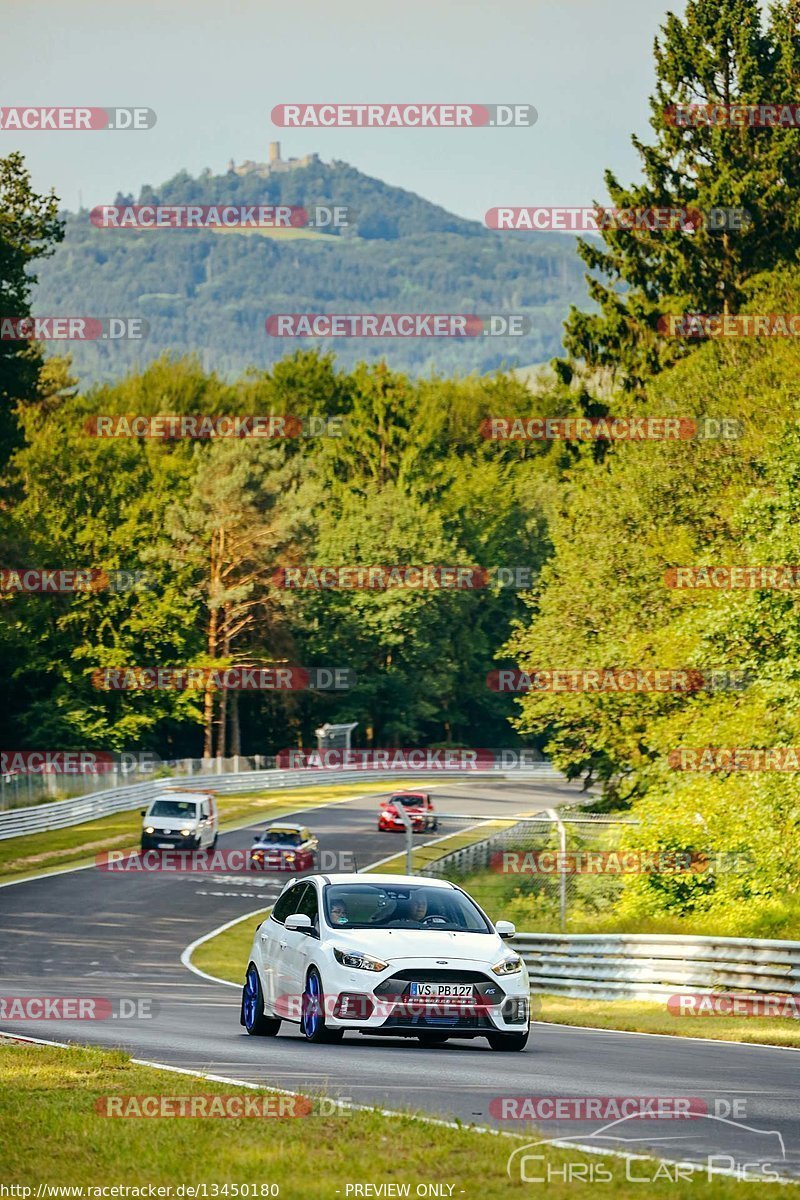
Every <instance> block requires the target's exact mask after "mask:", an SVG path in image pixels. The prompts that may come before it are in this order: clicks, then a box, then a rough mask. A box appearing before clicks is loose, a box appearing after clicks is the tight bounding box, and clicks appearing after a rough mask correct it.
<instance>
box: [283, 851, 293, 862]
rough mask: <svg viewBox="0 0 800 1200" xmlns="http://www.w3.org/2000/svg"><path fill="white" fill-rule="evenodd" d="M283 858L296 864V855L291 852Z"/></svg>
mask: <svg viewBox="0 0 800 1200" xmlns="http://www.w3.org/2000/svg"><path fill="white" fill-rule="evenodd" d="M283 857H284V858H285V859H286V861H287V862H294V860H295V857H296V855H295V854H294V853H293V852H291V851H287V852H286V853H285V854H284V856H283Z"/></svg>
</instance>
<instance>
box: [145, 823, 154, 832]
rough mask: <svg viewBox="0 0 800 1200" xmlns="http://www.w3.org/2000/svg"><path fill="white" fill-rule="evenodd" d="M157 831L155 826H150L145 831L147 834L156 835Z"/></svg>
mask: <svg viewBox="0 0 800 1200" xmlns="http://www.w3.org/2000/svg"><path fill="white" fill-rule="evenodd" d="M155 831H156V830H155V826H154V825H148V826H147V828H146V829H145V833H155Z"/></svg>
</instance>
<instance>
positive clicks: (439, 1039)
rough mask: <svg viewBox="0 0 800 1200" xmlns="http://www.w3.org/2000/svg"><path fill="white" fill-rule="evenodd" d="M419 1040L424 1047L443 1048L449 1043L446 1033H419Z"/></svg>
mask: <svg viewBox="0 0 800 1200" xmlns="http://www.w3.org/2000/svg"><path fill="white" fill-rule="evenodd" d="M417 1038H418V1040H419V1042H420V1044H421V1045H423V1046H441V1045H443V1044H444V1043H445V1042H446V1041H447V1034H446V1033H418V1034H417Z"/></svg>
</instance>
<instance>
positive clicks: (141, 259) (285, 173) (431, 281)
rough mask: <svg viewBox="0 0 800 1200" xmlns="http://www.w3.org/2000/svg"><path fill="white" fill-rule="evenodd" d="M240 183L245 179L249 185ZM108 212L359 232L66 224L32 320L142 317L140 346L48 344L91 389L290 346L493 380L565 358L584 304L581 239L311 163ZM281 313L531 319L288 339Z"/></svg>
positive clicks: (206, 178) (188, 184)
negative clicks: (255, 220)
mask: <svg viewBox="0 0 800 1200" xmlns="http://www.w3.org/2000/svg"><path fill="white" fill-rule="evenodd" d="M242 172H243V173H242ZM99 202H101V203H102V202H105V203H112V202H114V203H123V202H124V203H139V204H144V203H161V204H177V203H193V204H203V205H206V204H207V205H213V204H223V203H224V204H255V203H260V204H265V203H266V204H287V205H297V206H303V207H305V208H306V209H308V208H311V207H313V206H316V205H327V206H329V207H330V206H333V205H347V206H348V207H349V208H350V210H351V211H352V213H353V218H354V219H353V224H352V225H351V226H348V228H346V229H343V230H341V231H333V236H321V235H319V234H310V233H309V231H307V230H302V231H298V232H300V233H301V234H302V236H300V237H293V236H291V233H290V234H289V236H286V234H282V235H279V236H263V235H262V234H260V233H259V232H253V231H250V232H246V233H239V232H235V231H226V232H225V233H220V232H217V231H213V230H204V229H203V230H200V229H166V230H130V229H120V230H113V229H98V228H96V227H95V226H94V225H92V223H91V221H90V219H89V213H88V211H86V210H82V211H81V212H79V213H77V214H71V213H67V214H65V215H66V223H67V226H66V237H65V239H64V242H63V243H62V244H61V246H60V247H59V248H58V250H57V251H56V254H55V255H54V257H53V258H52V259H49V260H47V261H46V262H44V263H42V264H41V265H40V266H39V268H38V273H39V284H38V286H37V288H36V292H35V306H34V312H35V313H36V315H48V316H49V315H64V316H68V315H78V316H84V315H86V316H136V317H144V318H145V319H146V320H147V321H148V322H149V327H150V331H149V336H148V337H147V339H146V341H140V342H133V341H130V342H117V343H108V342H103V343H91V344H83V343H79V342H71V343H69V346H68V347H67V346H65V344H58V345H56V344H55V343H50V349H51V350H53V351H54V352H56V351H57V352H63V350H64V349H65V348H68V349H69V350H70V352H72V353H73V356H74V359H75V365H76V368H77V370H78V373H79V374H80V376H81V378H82V380H83V381H84V382H96V381H100V380H104V379H111V378H114V377H116V376H118V375H121V374H123V373H124V372H125V371H127V370H129V369H130V368H131V367H133V366H136V365H144V364H145V363H146V362H148V361H150V360H151V359H153V358H155V357H157V356H158V355H159V354H162V353H163V352H164V351H165V350H168V351H171V352H173V353H176V354H183V353H196V354H198V355H199V356H200V358H201V360H202V361H203V364H204V366H205V367H206V368H209V369H211V368H213V369H215V370H217V371H218V372H220V373H221V374H223V375H225V376H228V377H231V376H234V375H237V374H239V373H241V372H242V371H243V370H244V369H245V368H246V367H248V366H260V367H266V366H268V365H269V364H270V363H272V362H274V361H276V360H277V359H278V358H281V357H283V356H284V355H285V354H287V353H290V352H291V351H292V350H293V349H295V348H296V347H297V346H305V347H308V346H312V345H315V344H318V345H322V346H323V347H324V348H327V349H332V350H333V351H334V352H335V353H336V355H337V357H338V358H340V359H341V361H342V363H343V364H344V365H347V366H349V365H352V364H353V363H355V362H356V361H358V360H359V359H366V360H373V359H376V358H386V360H387V361H388V362H389V363H390V364H391V365H392V366H394V367H397V368H398V369H401V370H405V371H409V372H411V373H413V374H419V373H428V372H430V371H434V370H435V371H438V372H439V373H443V374H451V373H456V372H459V373H467V372H472V371H477V372H481V373H483V372H486V371H490V370H493V369H495V368H497V367H500V366H509V367H515V366H518V365H522V364H529V363H540V362H544V361H547V359H549V358H550V357H552V356H553V355H554V354H556V353H558V352H559V351H560V349H561V323H562V321H563V319H564V317H565V316H566V314H567V311H568V309H569V305H570V304H571V303H577V304H585V303H586V288H585V284H584V281H583V272H584V267H583V264H582V263H581V262H580V260H579V259H578V257H577V255H576V253H575V241H574V238H572V237H571V236H567V235H561V234H535V235H524V234H500V233H496V232H492V231H490V230H487V229H484V228H483V226H482V225H480V224H479V223H478V222H474V221H467V220H464V219H463V218H461V217H456V216H454V215H453V214H451V213H448V212H447V211H446V210H445V209H443V208H440V207H439V206H438V205H435V204H431V203H430V202H429V201H427V200H424V199H422V198H421V197H419V196H416V195H414V194H413V193H411V192H407V191H404V190H403V189H402V188H396V187H391V186H389V185H388V184H385V183H383V182H381V180H379V179H373V178H371V177H370V176H368V175H363V174H362V173H361V172H360V171H357V170H356V169H355V168H354V167H351V166H349V165H348V164H346V163H342V162H336V161H334V162H333V163H330V164H326V163H323V162H321V161H319V160H314V161H311V162H310V163H309V164H308V165H304V166H296V167H292V168H291V169H289V168H287V167H286V166H285V165H284V166H283V168H282V169H281V170H280V171H267V170H266V169H259V168H258V165H257V164H254V165H253V166H252V167H251V168H247V169H243V168H239V169H238V171H237V170H229V171H228V172H227V173H225V174H222V175H213V174H212V173H211V172H210V171H206V172H204V173H202V174H201V175H200V176H198V177H197V178H193V177H192V176H191V175H189V174H187V173H186V172H185V171H182V172H180V173H179V174H177V175H175V176H174V177H173V178H172V179H170V180H168V181H167V182H166V183H164V184H162V185H161V186H160V187H158V188H155V187H152V186H151V185H149V184H148V185H145V186H144V187H143V188H142V189H141V192H140V194H139V196H138V197H136V198H134V197H133V196H127V197H123V196H117V197H115V198H113V201H112V199H111V198H110V197H100V198H99ZM281 312H294V313H304V312H345V313H354V312H355V313H358V312H438V313H443V312H454V313H477V314H480V315H485V314H489V313H524V314H525V315H527V316H528V317H529V318H530V319H531V323H532V328H531V331H530V333H528V334H527V335H526V336H524V337H521V338H511V337H503V338H488V337H482V338H468V339H463V340H462V339H442V338H437V339H432V338H419V339H414V340H411V339H408V340H399V339H387V338H381V339H376V338H358V339H355V338H353V339H346V338H339V339H335V340H334V339H306V338H304V339H288V338H274V337H270V336H268V335H267V333H266V331H265V327H264V322H265V320H266V318H267V316H269V315H270V314H272V313H281Z"/></svg>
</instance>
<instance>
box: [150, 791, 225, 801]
mask: <svg viewBox="0 0 800 1200" xmlns="http://www.w3.org/2000/svg"><path fill="white" fill-rule="evenodd" d="M210 794H211V793H210V792H181V791H179V790H178V789H177V788H174V789H173V790H172V791H168V790H165V791H163V792H159V793H158V795H157V796H154V797H153V799H152V801H151V803H153V804H154V803H155V802H156V800H207V799H208V797H209V795H210Z"/></svg>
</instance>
